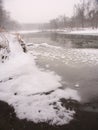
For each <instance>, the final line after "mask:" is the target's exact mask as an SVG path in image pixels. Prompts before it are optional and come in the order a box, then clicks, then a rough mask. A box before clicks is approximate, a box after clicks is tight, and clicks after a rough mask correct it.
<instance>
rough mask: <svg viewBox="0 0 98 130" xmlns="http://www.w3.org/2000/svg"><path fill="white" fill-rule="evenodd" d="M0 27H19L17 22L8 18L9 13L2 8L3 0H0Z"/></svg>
mask: <svg viewBox="0 0 98 130" xmlns="http://www.w3.org/2000/svg"><path fill="white" fill-rule="evenodd" d="M0 28H1V29H6V30H12V29H16V28H19V24H18V23H17V22H15V21H13V20H12V19H11V18H10V14H9V13H8V12H7V11H6V10H4V8H3V1H2V0H0Z"/></svg>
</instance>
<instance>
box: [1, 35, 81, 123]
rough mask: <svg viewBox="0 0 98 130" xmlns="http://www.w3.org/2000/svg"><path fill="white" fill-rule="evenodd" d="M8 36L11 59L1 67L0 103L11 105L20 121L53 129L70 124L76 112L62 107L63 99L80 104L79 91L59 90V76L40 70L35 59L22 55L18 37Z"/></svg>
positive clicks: (28, 55)
mask: <svg viewBox="0 0 98 130" xmlns="http://www.w3.org/2000/svg"><path fill="white" fill-rule="evenodd" d="M5 36H6V38H7V39H8V41H9V49H10V55H9V60H8V61H7V62H6V63H4V64H0V100H2V101H5V102H7V103H8V104H9V105H12V106H13V107H14V109H15V112H16V115H17V117H19V118H20V119H27V120H30V121H33V122H35V123H38V122H47V123H49V124H51V125H63V124H67V123H69V122H70V121H71V120H72V119H73V116H74V114H75V111H74V110H69V109H66V107H64V106H62V104H61V102H60V99H62V98H64V99H74V100H77V101H80V97H79V95H78V93H77V91H76V90H72V89H68V88H67V89H65V90H62V89H60V87H61V86H62V85H61V83H60V81H61V77H60V76H58V75H56V74H55V73H54V72H50V71H45V70H41V69H40V68H38V67H37V66H36V64H35V61H34V59H33V57H32V56H31V55H30V54H26V53H24V52H23V51H22V48H21V45H20V44H19V43H18V41H17V38H16V36H14V35H11V34H5Z"/></svg>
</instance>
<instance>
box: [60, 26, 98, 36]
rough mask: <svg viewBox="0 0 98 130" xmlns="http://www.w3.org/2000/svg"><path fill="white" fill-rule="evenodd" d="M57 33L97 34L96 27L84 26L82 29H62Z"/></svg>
mask: <svg viewBox="0 0 98 130" xmlns="http://www.w3.org/2000/svg"><path fill="white" fill-rule="evenodd" d="M59 33H65V34H76V35H95V36H98V29H92V28H84V29H81V28H80V29H73V30H66V29H65V30H62V31H61V32H59Z"/></svg>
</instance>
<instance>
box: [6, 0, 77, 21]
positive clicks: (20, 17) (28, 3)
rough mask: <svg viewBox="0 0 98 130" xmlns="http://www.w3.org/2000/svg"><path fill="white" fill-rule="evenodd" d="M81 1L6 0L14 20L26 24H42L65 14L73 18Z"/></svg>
mask: <svg viewBox="0 0 98 130" xmlns="http://www.w3.org/2000/svg"><path fill="white" fill-rule="evenodd" d="M77 1H79V0H5V4H4V5H5V8H6V10H8V11H9V12H10V13H11V16H12V18H14V19H15V20H17V21H18V22H24V23H32V22H33V23H36V22H37V23H40V22H41V23H42V22H48V21H49V20H50V19H53V18H56V17H57V16H59V15H63V14H65V15H66V16H71V15H72V13H73V6H74V4H75V3H76V2H77Z"/></svg>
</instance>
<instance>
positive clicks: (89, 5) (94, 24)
mask: <svg viewBox="0 0 98 130" xmlns="http://www.w3.org/2000/svg"><path fill="white" fill-rule="evenodd" d="M40 28H42V29H64V28H70V29H72V28H93V29H94V28H98V0H80V2H79V3H77V4H75V5H74V9H73V16H72V17H71V18H69V17H66V15H61V16H59V17H57V18H55V19H52V20H50V22H49V23H45V24H43V25H41V26H40Z"/></svg>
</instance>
